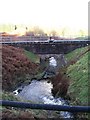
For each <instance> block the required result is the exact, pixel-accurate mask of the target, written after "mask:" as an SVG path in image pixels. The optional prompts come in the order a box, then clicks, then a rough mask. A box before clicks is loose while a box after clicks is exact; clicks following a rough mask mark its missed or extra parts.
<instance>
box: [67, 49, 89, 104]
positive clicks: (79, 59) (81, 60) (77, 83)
mask: <svg viewBox="0 0 90 120" xmlns="http://www.w3.org/2000/svg"><path fill="white" fill-rule="evenodd" d="M89 54H90V49H89V47H83V48H79V49H76V50H74V51H72V52H71V53H69V54H67V55H66V58H67V60H68V63H69V65H68V68H67V71H66V73H67V75H68V76H69V77H70V86H69V89H68V94H70V96H71V98H72V104H74V105H88V87H89V86H88V55H89Z"/></svg>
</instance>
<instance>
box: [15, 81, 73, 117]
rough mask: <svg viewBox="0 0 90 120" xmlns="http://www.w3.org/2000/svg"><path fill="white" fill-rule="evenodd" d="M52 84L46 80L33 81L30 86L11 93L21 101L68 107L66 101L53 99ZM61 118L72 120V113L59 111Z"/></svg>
mask: <svg viewBox="0 0 90 120" xmlns="http://www.w3.org/2000/svg"><path fill="white" fill-rule="evenodd" d="M51 89H52V84H51V83H48V81H47V80H41V81H37V80H33V81H32V82H31V84H29V85H27V86H25V87H24V88H22V87H19V88H18V89H17V90H15V91H13V93H14V94H15V95H16V96H17V97H19V98H20V99H23V100H30V101H32V102H35V103H40V104H41V103H42V104H53V105H68V103H67V101H65V100H64V99H62V98H60V97H59V98H54V97H53V95H52V93H51ZM60 116H61V117H62V118H73V115H72V113H70V112H63V111H60Z"/></svg>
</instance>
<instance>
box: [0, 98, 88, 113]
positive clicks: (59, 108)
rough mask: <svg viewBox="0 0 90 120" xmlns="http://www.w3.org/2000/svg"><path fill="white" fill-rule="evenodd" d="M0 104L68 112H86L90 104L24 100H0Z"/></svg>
mask: <svg viewBox="0 0 90 120" xmlns="http://www.w3.org/2000/svg"><path fill="white" fill-rule="evenodd" d="M0 105H1V106H9V107H17V108H28V109H41V110H42V109H43V110H53V111H68V112H87V113H90V106H68V105H66V106H62V105H51V104H31V103H26V102H18V101H9V100H0Z"/></svg>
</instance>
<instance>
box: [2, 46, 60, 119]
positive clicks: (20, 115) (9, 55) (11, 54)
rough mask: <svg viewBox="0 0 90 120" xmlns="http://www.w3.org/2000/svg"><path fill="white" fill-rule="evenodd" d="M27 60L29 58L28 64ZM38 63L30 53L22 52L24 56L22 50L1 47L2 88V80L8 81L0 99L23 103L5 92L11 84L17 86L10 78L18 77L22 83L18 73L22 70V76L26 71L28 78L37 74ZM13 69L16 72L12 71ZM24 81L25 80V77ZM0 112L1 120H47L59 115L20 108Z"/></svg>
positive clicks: (10, 108) (14, 80)
mask: <svg viewBox="0 0 90 120" xmlns="http://www.w3.org/2000/svg"><path fill="white" fill-rule="evenodd" d="M15 51H16V52H15ZM25 56H26V57H25ZM27 58H29V60H30V62H29V60H28V59H27ZM38 62H39V57H38V56H37V55H35V54H33V53H31V52H28V51H24V54H23V51H22V50H20V51H19V49H16V48H14V47H9V46H6V47H3V69H4V71H3V73H4V74H3V80H2V81H3V86H4V84H5V83H6V82H5V79H4V78H7V77H8V79H6V80H7V82H9V85H8V84H6V86H7V87H3V91H2V93H0V98H2V99H3V100H11V101H23V100H21V99H19V98H17V97H16V96H15V95H13V93H12V91H10V90H9V91H8V92H7V88H8V87H10V86H11V85H12V86H13V84H15V86H17V85H16V84H17V79H12V78H14V77H12V76H15V75H16V78H17V77H19V78H20V81H22V77H21V74H19V73H20V71H22V70H23V71H22V73H23V74H24V73H25V71H27V72H26V74H27V73H30V76H31V73H33V72H35V73H38V72H36V69H37V65H35V64H37V63H38ZM12 65H13V69H12ZM22 65H23V66H22ZM6 66H9V71H11V72H8V67H7V69H5V68H6ZM26 68H27V69H26ZM15 69H16V71H14V70H15ZM13 71H14V72H13ZM16 72H18V74H19V76H17V74H16ZM13 73H14V74H13ZM7 74H8V76H7ZM5 76H6V77H5ZM30 76H29V78H30ZM10 78H11V79H10ZM24 79H26V77H25V78H24ZM9 80H10V81H9ZM29 81H30V79H29ZM24 82H25V81H24ZM10 89H11V87H10ZM24 102H27V101H24ZM28 102H30V103H32V101H28ZM0 110H2V116H3V119H4V118H5V119H7V120H8V119H11V118H12V119H13V118H16V119H17V120H19V119H31V118H33V120H36V119H42V118H45V119H46V120H48V117H54V118H56V117H58V115H59V114H57V113H56V112H52V113H50V114H49V113H48V111H46V110H31V109H20V108H13V107H0Z"/></svg>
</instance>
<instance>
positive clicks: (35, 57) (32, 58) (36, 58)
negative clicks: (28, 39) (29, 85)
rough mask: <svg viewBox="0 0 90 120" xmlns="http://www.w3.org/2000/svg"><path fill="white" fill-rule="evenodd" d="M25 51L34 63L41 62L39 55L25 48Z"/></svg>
mask: <svg viewBox="0 0 90 120" xmlns="http://www.w3.org/2000/svg"><path fill="white" fill-rule="evenodd" d="M24 53H25V55H26V56H27V57H28V58H29V59H30V60H31V61H32V62H34V63H39V56H38V55H36V54H34V53H32V52H30V51H27V50H24Z"/></svg>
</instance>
